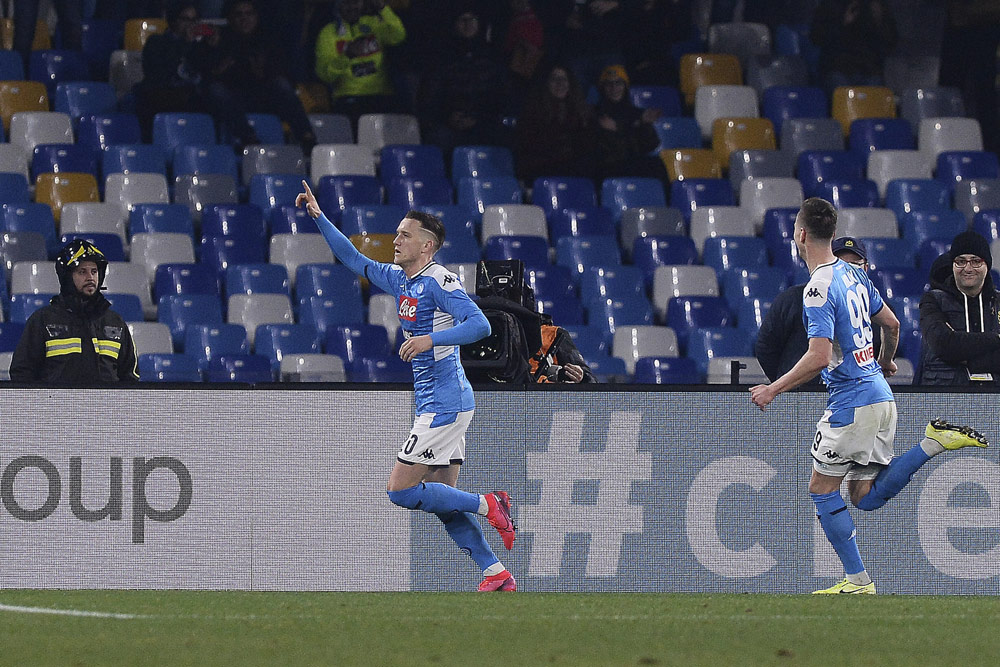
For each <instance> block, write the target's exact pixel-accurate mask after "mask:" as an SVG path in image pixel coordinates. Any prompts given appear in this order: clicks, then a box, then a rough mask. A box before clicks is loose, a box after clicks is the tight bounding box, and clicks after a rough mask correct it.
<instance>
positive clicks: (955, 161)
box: [934, 151, 1000, 188]
mask: <svg viewBox="0 0 1000 667" xmlns="http://www.w3.org/2000/svg"><path fill="white" fill-rule="evenodd" d="M934 177H935V178H936V179H937V180H939V181H941V182H942V183H944V184H946V185H947V186H948V187H949V188H951V187H953V186H954V185H955V183H957V182H959V181H964V180H967V179H970V178H997V177H1000V160H997V154H996V153H990V152H987V151H943V152H941V153H939V154H938V157H937V168H936V169H935V170H934Z"/></svg>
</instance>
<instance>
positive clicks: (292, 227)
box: [269, 204, 319, 234]
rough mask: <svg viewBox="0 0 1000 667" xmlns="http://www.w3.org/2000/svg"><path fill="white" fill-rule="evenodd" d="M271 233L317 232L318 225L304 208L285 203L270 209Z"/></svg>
mask: <svg viewBox="0 0 1000 667" xmlns="http://www.w3.org/2000/svg"><path fill="white" fill-rule="evenodd" d="M269 222H270V229H271V233H272V234H319V227H317V226H316V221H315V220H313V219H312V218H311V217H310V216H309V214H308V213H306V210H305V209H304V208H299V207H297V206H293V205H289V204H286V205H284V206H275V207H274V208H272V209H271V216H270V220H269Z"/></svg>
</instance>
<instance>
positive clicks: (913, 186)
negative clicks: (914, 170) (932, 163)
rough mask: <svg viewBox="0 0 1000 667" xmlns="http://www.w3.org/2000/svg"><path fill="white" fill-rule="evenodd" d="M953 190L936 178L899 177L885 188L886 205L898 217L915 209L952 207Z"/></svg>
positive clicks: (938, 209)
mask: <svg viewBox="0 0 1000 667" xmlns="http://www.w3.org/2000/svg"><path fill="white" fill-rule="evenodd" d="M950 206H951V190H950V189H949V186H948V185H946V184H945V183H944V182H942V181H940V180H936V179H921V178H898V179H895V180H892V181H889V182H888V183H887V184H886V189H885V207H886V208H888V209H891V210H892V211H893V212H895V214H896V217H897V218H900V219H901V218H902V216H903V215H904V214H906V213H911V212H913V211H940V210H942V209H947V208H950Z"/></svg>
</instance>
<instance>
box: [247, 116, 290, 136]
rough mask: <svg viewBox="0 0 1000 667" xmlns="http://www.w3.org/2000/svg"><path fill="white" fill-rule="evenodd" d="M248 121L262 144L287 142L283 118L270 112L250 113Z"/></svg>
mask: <svg viewBox="0 0 1000 667" xmlns="http://www.w3.org/2000/svg"><path fill="white" fill-rule="evenodd" d="M247 123H249V124H250V127H252V128H253V131H254V134H256V135H257V139H258V140H259V141H260V143H262V144H283V143H285V130H284V128H283V127H282V126H281V119H280V118H278V117H277V116H275V115H274V114H270V113H248V114H247Z"/></svg>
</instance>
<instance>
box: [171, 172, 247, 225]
mask: <svg viewBox="0 0 1000 667" xmlns="http://www.w3.org/2000/svg"><path fill="white" fill-rule="evenodd" d="M236 202H237V197H236V181H234V180H233V177H232V176H229V175H227V174H182V175H180V176H175V177H174V203H175V204H183V205H185V206H187V207H188V209H189V210H190V211H191V216H192V217H193V218H194V219H195V220H201V212H202V210H203V209H204V208H205V207H206V206H210V205H212V204H235V203H236Z"/></svg>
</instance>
